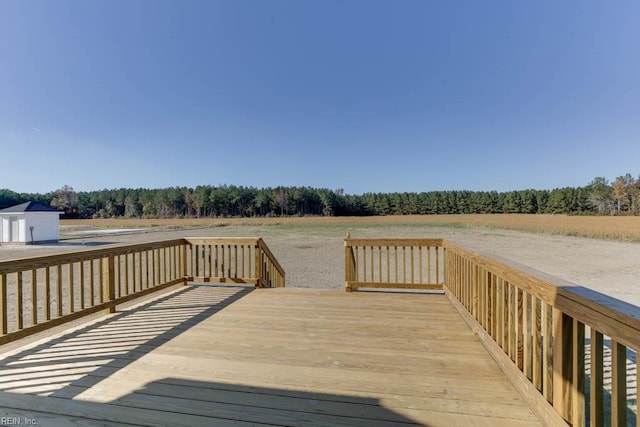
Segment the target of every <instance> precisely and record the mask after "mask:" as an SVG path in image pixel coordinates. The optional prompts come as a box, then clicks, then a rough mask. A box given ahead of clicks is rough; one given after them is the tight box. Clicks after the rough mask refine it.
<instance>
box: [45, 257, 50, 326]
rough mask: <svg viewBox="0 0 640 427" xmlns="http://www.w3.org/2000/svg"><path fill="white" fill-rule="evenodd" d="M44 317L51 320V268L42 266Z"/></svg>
mask: <svg viewBox="0 0 640 427" xmlns="http://www.w3.org/2000/svg"><path fill="white" fill-rule="evenodd" d="M44 319H45V320H51V268H50V267H45V268H44Z"/></svg>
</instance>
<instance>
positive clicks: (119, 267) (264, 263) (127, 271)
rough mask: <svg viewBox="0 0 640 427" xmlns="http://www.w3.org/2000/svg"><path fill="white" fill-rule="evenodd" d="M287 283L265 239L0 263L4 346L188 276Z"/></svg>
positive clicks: (173, 243) (180, 242) (155, 245)
mask: <svg viewBox="0 0 640 427" xmlns="http://www.w3.org/2000/svg"><path fill="white" fill-rule="evenodd" d="M198 280H200V281H213V282H233V283H249V284H253V285H255V286H256V287H276V286H284V284H285V274H284V270H283V269H282V267H281V266H280V264H278V261H277V260H276V259H275V257H274V256H273V254H272V253H271V251H270V250H269V248H268V247H267V245H266V243H264V241H262V239H233V238H229V239H215V238H212V239H209V238H202V239H195V238H190V239H176V240H168V241H161V242H152V243H143V244H136V245H126V246H113V247H110V248H106V249H93V250H85V251H78V252H69V253H64V254H59V255H52V256H42V257H33V258H25V259H18V260H11V261H4V262H0V345H1V344H5V343H7V342H11V341H15V340H17V339H20V338H23V337H26V336H28V335H31V334H34V333H38V332H41V331H44V330H46V329H49V328H52V327H55V326H59V325H62V324H64V323H66V322H70V321H73V320H76V319H79V318H81V317H84V316H88V315H91V314H94V313H98V312H100V311H103V310H104V311H106V312H108V313H113V312H114V311H115V308H116V306H117V305H119V304H123V303H125V302H128V301H131V300H133V299H135V298H138V297H141V296H144V295H146V294H149V293H151V292H155V291H158V290H160V289H164V288H166V287H169V286H173V285H176V284H187V282H189V281H198Z"/></svg>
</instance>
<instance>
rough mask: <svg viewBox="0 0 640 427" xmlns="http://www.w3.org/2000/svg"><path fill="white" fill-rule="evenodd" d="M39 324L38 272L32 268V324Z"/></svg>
mask: <svg viewBox="0 0 640 427" xmlns="http://www.w3.org/2000/svg"><path fill="white" fill-rule="evenodd" d="M37 324H38V273H37V271H36V269H35V268H34V269H33V270H31V325H32V326H33V325H37Z"/></svg>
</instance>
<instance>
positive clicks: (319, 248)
mask: <svg viewBox="0 0 640 427" xmlns="http://www.w3.org/2000/svg"><path fill="white" fill-rule="evenodd" d="M117 231H119V234H118V233H116V234H106V233H95V234H100V235H94V236H93V237H86V236H88V234H86V233H85V234H73V235H71V234H67V236H73V237H74V238H72V239H69V240H65V241H62V242H61V243H59V244H55V245H51V244H50V245H36V246H1V247H0V260H6V259H12V258H23V257H30V256H39V255H48V254H52V253H60V252H63V251H76V250H83V249H90V248H97V247H103V246H104V247H106V246H107V245H114V244H126V243H136V242H144V241H152V240H165V239H172V238H179V237H186V236H189V237H197V236H202V237H209V236H245V237H246V236H249V237H263V238H264V239H265V241H266V242H267V244H268V245H269V247H270V248H271V250H272V251H273V252H274V254H275V255H276V257H277V258H278V260H279V261H280V263H281V264H282V266H283V267H284V269H285V271H286V273H287V286H292V287H314V288H341V287H343V286H344V266H343V263H344V244H343V239H344V237H345V234H346V232H347V231H349V232H350V233H351V236H352V237H442V238H445V239H448V240H452V241H455V242H457V243H459V244H462V245H465V246H471V247H473V248H478V249H482V250H483V251H485V252H490V253H494V254H496V255H498V256H501V257H503V258H507V259H510V260H513V261H516V262H518V263H520V264H524V265H526V266H529V267H532V268H534V269H537V270H540V271H543V272H545V273H548V274H551V275H554V276H558V277H559V278H562V279H564V280H567V281H569V282H573V283H575V284H578V285H580V286H584V287H587V288H590V289H593V290H596V291H598V292H601V293H603V294H606V295H609V296H612V297H614V298H618V299H620V300H622V301H625V302H628V303H631V304H634V305H637V306H640V243H629V242H619V241H610V240H597V239H588V238H581V237H568V236H558V235H548V234H539V233H526V232H519V231H511V230H500V229H495V228H486V227H449V226H428V225H363V226H362V227H352V228H346V227H345V226H343V225H340V224H330V225H327V226H322V225H308V226H304V225H287V224H281V225H267V226H226V227H215V228H202V229H193V228H186V229H179V230H170V229H163V228H156V227H154V228H149V229H146V230H143V231H140V230H136V231H134V232H131V233H125V234H122V230H117ZM64 232H65V231H64V229H63V235H64ZM69 232H73V230H69Z"/></svg>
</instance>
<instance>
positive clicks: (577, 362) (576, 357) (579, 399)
mask: <svg viewBox="0 0 640 427" xmlns="http://www.w3.org/2000/svg"><path fill="white" fill-rule="evenodd" d="M571 345H572V350H571V351H572V356H573V360H572V364H571V365H572V375H571V402H572V405H571V406H572V414H571V422H572V423H573V427H582V426H584V425H585V423H586V417H585V409H586V405H585V373H584V350H585V348H584V324H583V323H581V322H579V321H577V320H576V319H573V334H572V343H571Z"/></svg>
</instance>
